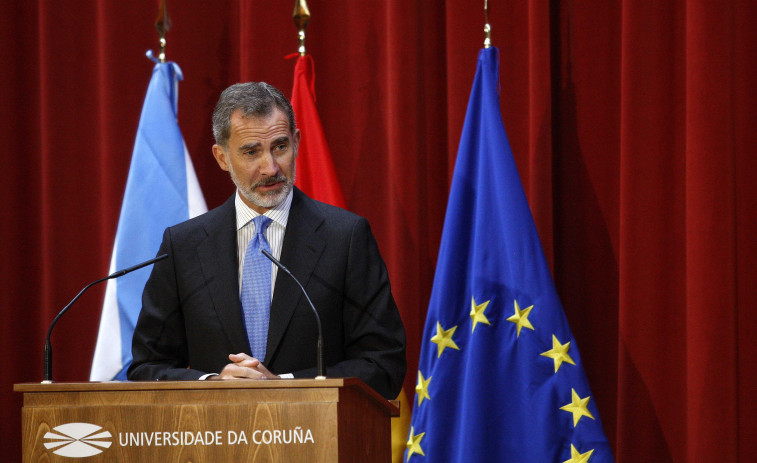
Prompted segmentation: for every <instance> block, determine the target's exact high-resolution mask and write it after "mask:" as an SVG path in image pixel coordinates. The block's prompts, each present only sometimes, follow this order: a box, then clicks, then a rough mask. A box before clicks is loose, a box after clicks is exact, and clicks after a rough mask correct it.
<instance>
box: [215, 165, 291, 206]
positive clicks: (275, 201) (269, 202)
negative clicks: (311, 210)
mask: <svg viewBox="0 0 757 463" xmlns="http://www.w3.org/2000/svg"><path fill="white" fill-rule="evenodd" d="M229 174H230V175H231V181H232V182H234V185H236V187H237V189H238V190H239V193H240V194H241V195H242V197H243V198H245V199H246V200H247V201H249V202H251V203H252V204H254V205H256V206H258V207H263V208H266V209H271V208H274V207H276V206H278V205H279V204H281V203H282V202H284V200H285V199H286V197H287V196H288V195H289V192H290V191H292V187H293V186H294V179H295V175H296V168H295V164H294V163H292V178H289V177H287V176H286V175H284V174H281V175H277V176H276V177H268V178H267V179H264V180H261V181H259V182H256V183H253V184H252V185H250V186H247V185H245V184H244V182H242V181H241V180H240V179H239V177H237V175H236V174H235V173H234V169H233V168H232V167H231V163H229ZM279 182H283V183H284V185H283V186H282V187H281V188H280V189H278V190H275V191H269V192H266V193H262V194H261V193H258V192H257V191H255V189H256V188H257V187H259V186H265V185H272V184H275V183H279Z"/></svg>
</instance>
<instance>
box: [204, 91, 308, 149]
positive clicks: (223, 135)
mask: <svg viewBox="0 0 757 463" xmlns="http://www.w3.org/2000/svg"><path fill="white" fill-rule="evenodd" d="M274 109H279V110H280V111H281V112H283V113H284V114H285V115H286V116H287V119H288V120H289V130H290V132H291V133H294V129H295V127H296V125H295V122H294V110H293V109H292V105H291V103H289V100H287V98H286V97H285V96H284V94H283V93H281V92H280V91H279V90H278V89H277V88H276V87H274V86H272V85H270V84H267V83H265V82H247V83H244V84H234V85H232V86H231V87H229V88H227V89H226V90H224V91H223V93H221V97H220V98H219V99H218V103H216V109H215V110H214V111H213V136H214V137H215V139H216V144H218V145H220V146H223V147H224V148H225V147H226V146H227V144H228V142H229V137H230V136H231V114H232V113H233V112H234V111H237V110H239V111H241V112H242V115H243V116H245V117H249V116H252V117H265V116H270V115H271V113H273V111H274Z"/></svg>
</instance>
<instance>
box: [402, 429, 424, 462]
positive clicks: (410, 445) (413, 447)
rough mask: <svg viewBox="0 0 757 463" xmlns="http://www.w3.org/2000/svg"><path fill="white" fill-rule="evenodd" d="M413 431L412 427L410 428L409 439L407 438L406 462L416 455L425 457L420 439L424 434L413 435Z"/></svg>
mask: <svg viewBox="0 0 757 463" xmlns="http://www.w3.org/2000/svg"><path fill="white" fill-rule="evenodd" d="M414 433H415V429H413V427H412V426H411V427H410V437H408V438H407V460H405V461H408V460H410V457H411V456H412V455H413V454H414V453H417V454H418V455H423V456H424V457H425V456H426V454H425V453H423V449H422V448H421V439H423V436H424V435H425V434H426V433H425V432H422V433H420V434H418V435H415V434H414Z"/></svg>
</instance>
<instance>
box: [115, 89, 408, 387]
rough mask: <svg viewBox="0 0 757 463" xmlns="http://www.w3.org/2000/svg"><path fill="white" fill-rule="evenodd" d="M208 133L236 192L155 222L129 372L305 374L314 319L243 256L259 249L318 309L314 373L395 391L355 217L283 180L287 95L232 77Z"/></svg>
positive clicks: (280, 283)
mask: <svg viewBox="0 0 757 463" xmlns="http://www.w3.org/2000/svg"><path fill="white" fill-rule="evenodd" d="M213 133H214V136H215V138H216V144H215V145H214V146H213V155H214V157H215V159H216V161H217V162H218V165H219V166H220V167H221V169H223V170H226V171H228V172H229V173H230V175H231V178H232V181H233V182H234V184H235V185H236V187H237V192H236V193H235V194H234V195H233V196H232V197H231V198H230V199H229V200H228V201H226V203H224V204H223V205H222V206H220V207H218V208H216V209H214V210H212V211H210V212H208V213H206V214H203V215H201V216H199V217H196V218H194V219H191V220H188V221H186V222H184V223H181V224H178V225H176V226H173V227H170V228H168V229H166V231H165V233H164V235H163V242H162V244H161V247H160V251H159V253H167V254H168V256H169V258H168V259H166V260H163V261H161V262H159V263H157V264H155V267H154V268H153V271H152V273H151V275H150V278H149V280H148V282H147V284H146V285H145V290H144V294H143V298H142V311H141V313H140V316H139V320H138V322H137V326H136V329H135V331H134V341H133V347H132V352H133V356H134V360H133V362H132V365H131V367H130V368H129V372H128V377H129V379H131V380H177V379H186V380H193V379H208V380H214V379H240V378H245V379H267V378H271V379H272V378H279V377H285V378H287V377H288V378H291V377H295V378H300V377H303V378H307V377H314V376H315V375H316V367H315V365H316V343H317V325H316V321H315V318H314V314H313V313H312V310H311V309H310V307H309V305H308V303H307V300H306V298H305V297H304V296H303V295H302V293H301V291H300V290H299V287H298V286H297V284H296V283H295V282H294V281H292V279H291V278H290V277H289V275H286V274H284V272H281V271H278V269H277V268H276V267H275V266H273V265H272V264H271V263H270V261H266V264H265V265H263V264H260V263H259V261H257V260H256V259H258V258H259V257H260V256H259V255H258V254H259V252H258V250H259V247H261V246H262V248H264V249H270V252H271V253H272V254H273V255H274V256H276V257H278V258H280V260H281V262H282V263H283V264H284V265H285V266H287V267H288V268H289V269H290V270H291V271H292V273H293V274H294V275H295V276H296V277H297V279H299V280H300V282H301V283H302V284H303V286H305V288H306V290H307V292H308V294H309V295H310V298H311V299H312V301H313V303H314V305H315V307H316V309H317V310H318V313H319V314H320V318H321V322H322V326H323V336H324V364H325V366H326V375H327V376H332V377H334V376H335V377H348V376H354V377H357V378H360V379H362V380H363V381H365V382H366V383H367V384H368V385H369V386H371V387H372V388H374V389H375V390H376V391H378V392H379V393H380V394H382V395H383V396H384V397H387V398H394V397H396V395H397V394H398V393H399V391H400V389H401V387H402V382H403V380H404V377H405V370H406V363H405V332H404V328H403V326H402V321H401V319H400V317H399V312H398V310H397V306H396V305H395V302H394V298H393V297H392V294H391V288H390V285H389V278H388V275H387V271H386V267H385V265H384V262H383V260H382V258H381V256H380V254H379V251H378V246H377V243H376V241H375V239H374V237H373V235H372V233H371V230H370V227H369V225H368V222H367V221H366V220H365V219H364V218H362V217H359V216H357V215H355V214H352V213H350V212H348V211H345V210H343V209H340V208H337V207H333V206H329V205H326V204H324V203H320V202H318V201H315V200H313V199H311V198H308V197H307V196H306V195H305V194H304V193H302V192H301V191H300V190H299V189H297V188H296V187H294V177H295V159H296V157H297V147H298V144H299V141H300V131H299V130H298V129H297V128H296V126H295V122H294V114H293V111H292V107H291V105H290V104H289V101H287V99H286V98H285V97H284V96H283V95H282V94H281V92H279V91H278V90H276V89H275V88H273V87H271V86H270V85H268V84H265V83H247V84H236V85H232V86H231V87H229V88H228V89H226V90H225V91H224V92H223V93H222V95H221V98H220V100H219V102H218V104H217V105H216V109H215V111H214V114H213ZM260 216H265V217H260ZM248 243H249V245H248ZM263 259H265V257H263ZM255 262H258V263H257V264H256V263H255ZM255 265H257V267H254V266H255ZM269 271H270V273H269ZM256 272H257V273H256ZM269 286H270V288H269ZM271 295H272V296H271Z"/></svg>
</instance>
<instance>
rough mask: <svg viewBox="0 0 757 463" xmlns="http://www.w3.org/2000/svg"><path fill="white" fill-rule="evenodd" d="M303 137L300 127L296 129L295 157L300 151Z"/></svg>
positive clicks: (294, 138)
mask: <svg viewBox="0 0 757 463" xmlns="http://www.w3.org/2000/svg"><path fill="white" fill-rule="evenodd" d="M301 137H302V134H301V133H300V129H294V137H293V140H294V157H295V158H297V153H299V151H300V139H301Z"/></svg>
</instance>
